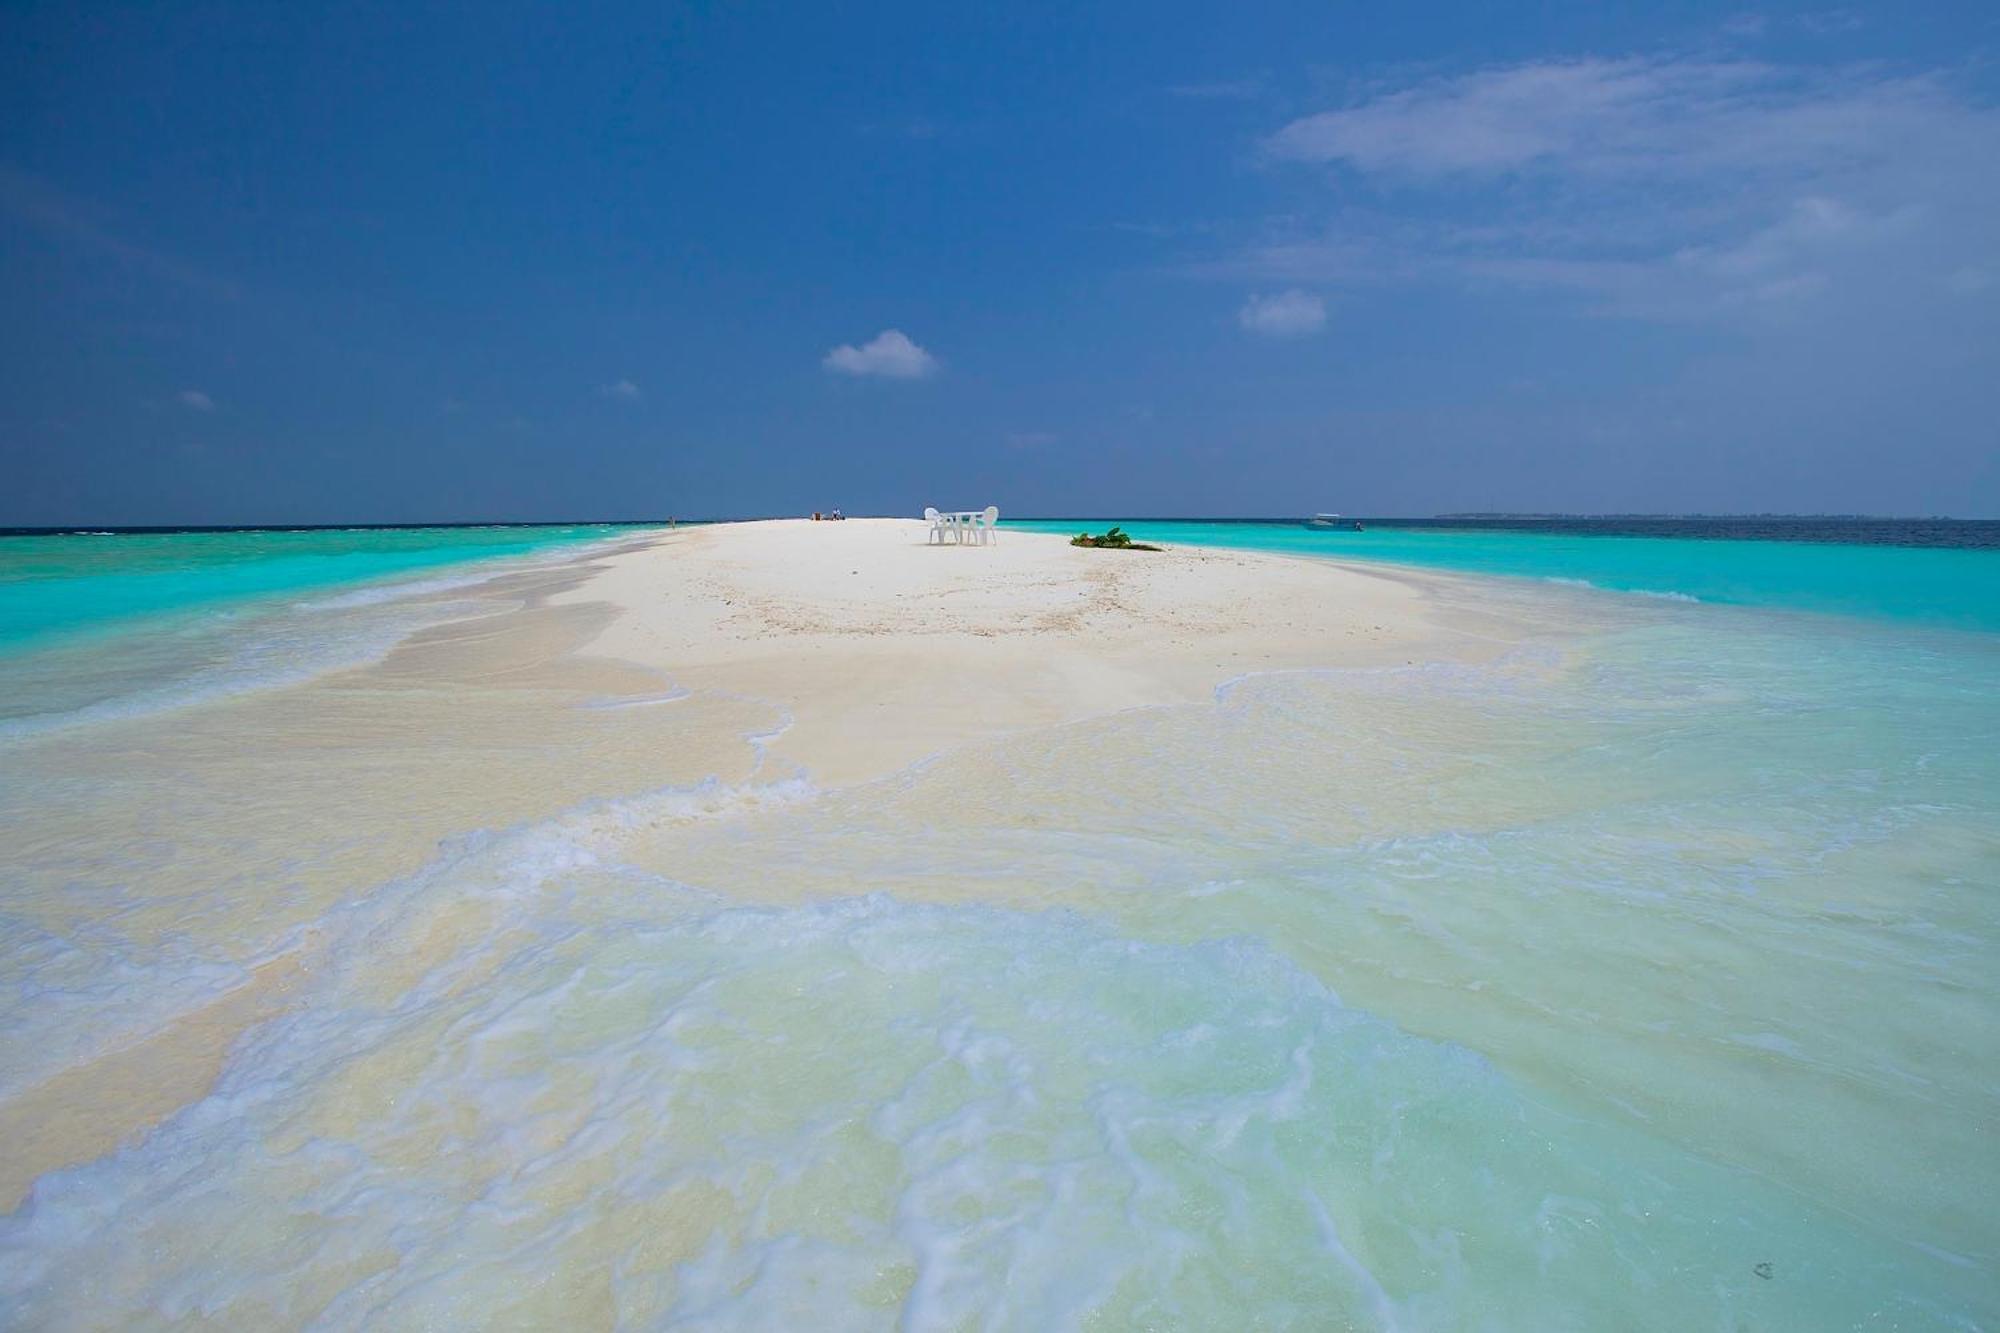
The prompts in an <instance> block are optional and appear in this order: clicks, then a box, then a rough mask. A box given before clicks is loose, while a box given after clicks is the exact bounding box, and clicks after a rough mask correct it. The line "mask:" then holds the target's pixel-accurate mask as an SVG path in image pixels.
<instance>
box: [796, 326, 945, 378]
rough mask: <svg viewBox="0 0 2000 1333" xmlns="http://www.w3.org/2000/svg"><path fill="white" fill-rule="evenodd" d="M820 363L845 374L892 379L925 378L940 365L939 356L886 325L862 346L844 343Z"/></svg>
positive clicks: (900, 331)
mask: <svg viewBox="0 0 2000 1333" xmlns="http://www.w3.org/2000/svg"><path fill="white" fill-rule="evenodd" d="M821 364H823V365H824V366H825V367H826V368H827V369H828V370H837V371H839V372H840V373H841V374H843V375H879V376H881V377H882V378H884V379H892V380H918V379H922V378H924V377H925V376H926V375H931V374H935V373H936V371H937V368H938V363H937V358H936V357H934V356H932V355H931V354H930V353H929V352H926V351H925V350H924V349H923V348H921V347H919V346H917V345H916V344H915V343H913V342H911V341H910V339H909V337H908V335H906V334H905V333H903V331H902V330H900V329H884V330H883V331H882V332H880V333H878V334H876V335H875V337H874V338H873V339H871V340H870V341H868V342H865V343H863V344H862V345H861V346H859V347H855V346H853V345H852V344H849V343H842V344H841V345H840V346H838V347H836V348H834V349H833V350H832V351H831V352H828V353H827V354H826V359H825V361H823V362H822V363H821Z"/></svg>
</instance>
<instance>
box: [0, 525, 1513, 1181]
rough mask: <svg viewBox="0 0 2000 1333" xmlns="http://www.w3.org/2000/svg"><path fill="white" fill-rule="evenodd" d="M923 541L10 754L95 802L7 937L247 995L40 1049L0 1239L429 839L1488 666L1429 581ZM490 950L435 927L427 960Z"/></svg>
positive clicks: (548, 604)
mask: <svg viewBox="0 0 2000 1333" xmlns="http://www.w3.org/2000/svg"><path fill="white" fill-rule="evenodd" d="M926 533H927V529H926V526H925V525H924V524H923V523H921V522H917V521H906V520H895V519H851V520H847V521H845V522H840V523H814V522H811V521H806V520H793V521H775V522H759V523H739V524H726V525H716V526H706V527H697V528H687V529H680V530H677V531H674V532H671V533H664V534H660V535H658V536H655V537H651V538H647V539H641V540H636V541H633V542H629V543H625V544H623V545H621V546H620V547H619V548H617V549H615V550H613V551H611V552H610V553H604V552H595V553H592V554H590V555H587V556H584V557H580V558H576V559H573V560H571V561H568V562H565V563H562V564H558V565H555V566H553V567H551V568H548V569H546V570H542V571H539V572H530V573H526V574H517V575H511V576H507V577H504V578H500V579H497V580H495V581H494V582H493V583H492V584H490V585H488V586H487V587H485V588H483V589H481V590H479V593H478V605H477V606H476V607H472V608H464V609H462V610H461V611H459V612H457V613H456V614H457V615H458V618H455V619H452V620H450V621H448V622H447V623H444V624H441V625H439V626H438V627H437V628H435V629H432V630H429V631H425V632H422V633H420V634H418V635H416V636H414V637H413V638H411V639H410V640H408V641H407V642H405V643H404V644H403V645H401V646H400V647H399V648H397V649H396V650H395V651H393V652H392V653H390V654H389V656H388V657H387V658H385V659H384V660H382V661H381V662H379V663H376V664H374V665H371V666H367V667H362V668H359V669H354V670H348V671H343V672H339V673H337V674H334V675H330V676H327V677H323V678H320V679H317V680H313V681H310V682H307V683H304V684H298V685H293V686H289V687H284V688H278V689H271V690H266V691H262V692H258V693H254V694H249V695H242V696H237V697H234V698H229V699H224V700H220V701H216V702H212V703H208V704H204V705H201V706H198V707H193V708H188V709H183V710H177V711H174V712H171V713H166V714H159V715H155V716H151V717H144V718H136V719H131V720H127V721H118V722H108V723H104V724H101V725H98V726H95V727H92V728H90V729H88V730H87V731H85V732H82V733H79V734H75V735H60V736H49V737H45V738H42V739H40V740H38V741H33V742H27V743H25V744H27V745H29V746H61V747H63V749H64V751H65V753H64V756H63V758H64V764H65V767H66V768H67V769H68V770H69V771H71V772H73V773H75V774H77V775H78V776H79V778H81V779H83V780H87V781H90V782H92V783H93V784H94V796H93V799H92V800H91V801H90V803H89V804H88V805H87V806H78V805H70V806H64V805H62V804H60V803H50V804H49V805H47V806H46V807H41V806H38V807H37V808H36V809H34V810H32V811H19V812H9V813H10V814H13V815H15V816H16V818H14V819H10V821H9V823H10V826H12V827H15V828H17V829H19V830H21V836H20V837H19V838H18V839H17V841H16V843H15V847H14V855H15V857H16V859H17V860H18V862H19V863H20V864H21V865H22V867H23V868H24V871H25V874H24V883H23V884H22V886H21V888H22V890H23V891H22V892H21V893H20V894H19V895H18V900H17V902H16V910H18V911H22V912H25V913H28V914H30V915H33V916H36V917H38V918H39V919H40V920H41V922H42V923H43V924H44V925H45V926H46V927H47V928H48V929H49V930H51V931H52V932H58V933H63V932H70V931H74V930H76V929H78V928H79V927H86V926H91V925H93V924H95V925H97V926H100V927H104V926H109V925H110V924H111V923H113V922H115V927H116V929H117V930H118V931H119V932H120V933H121V934H123V935H125V936H126V937H127V938H129V939H131V940H132V941H134V942H135V943H136V944H137V945H139V946H140V947H146V946H150V945H153V944H155V943H157V942H159V941H161V940H163V939H165V938H166V937H168V936H172V937H174V938H175V939H176V940H177V941H178V942H180V943H181V944H183V945H186V946H188V947H190V948H191V949H192V950H194V951H195V952H197V953H199V954H201V955H202V956H203V957H204V958H207V959H210V960H212V961H213V962H215V963H216V964H217V965H219V966H224V967H227V968H233V969H235V970H236V971H237V972H238V974H239V980H238V981H237V982H236V983H235V984H234V985H233V986H230V987H228V988H226V989H224V990H223V991H221V992H219V993H217V992H215V991H213V990H212V989H203V990H200V991H198V992H196V993H198V994H199V997H200V998H199V999H198V1001H192V1002H190V1003H189V1004H188V1006H187V1007H186V1008H184V1009H177V1010H176V1009H170V1010H167V1011H163V1012H140V1013H131V1014H113V1015H110V1016H108V1017H107V1019H106V1021H105V1023H104V1025H103V1027H102V1029H101V1031H100V1033H99V1038H98V1041H97V1043H96V1044H95V1045H93V1046H90V1047H87V1048H83V1049H69V1048H58V1049H36V1048H35V1047H34V1046H33V1044H32V1043H33V1034H32V1033H24V1034H21V1035H20V1038H19V1040H20V1043H21V1045H20V1049H19V1050H18V1051H12V1052H10V1055H11V1056H13V1057H14V1058H13V1059H12V1060H11V1061H10V1063H11V1064H12V1065H13V1073H14V1075H15V1078H14V1080H13V1081H12V1082H10V1083H9V1085H8V1086H7V1088H6V1091H5V1095H4V1096H0V1134H4V1135H5V1141H6V1142H7V1143H8V1145H9V1146H8V1149H7V1151H6V1153H5V1155H4V1157H0V1207H8V1208H11V1207H13V1206H15V1205H16V1204H17V1203H18V1202H19V1200H20V1199H21V1198H22V1197H23V1196H24V1194H25V1192H26V1190H27V1188H28V1187H29V1186H30V1185H31V1184H32V1182H33V1181H34V1179H35V1178H36V1177H38V1176H40V1175H41V1174H42V1173H44V1172H46V1171H48V1170H50V1169H52V1168H55V1167H58V1166H64V1165H70V1164H74V1163H76V1162H79V1161H86V1160H89V1159H91V1158H93V1157H95V1156H98V1155H101V1154H102V1153H104V1152H107V1151H109V1150H110V1149H112V1148H114V1147H115V1146H117V1144H118V1143H120V1142H122V1141H128V1140H129V1139H130V1138H131V1136H133V1135H135V1134H137V1133H140V1132H142V1131H143V1130H144V1129H146V1128H147V1127H148V1126H150V1125H152V1124H155V1123H157V1122H158V1121H159V1120H160V1119H161V1118H162V1117H163V1116H165V1115H168V1114H171V1113H172V1112H173V1111H174V1110H176V1109H178V1108H179V1107H180V1106H182V1105H185V1104H187V1103H188V1102H190V1101H192V1100H193V1099H195V1098H197V1097H199V1096H200V1095H202V1094H203V1093H204V1092H205V1091H206V1090H207V1088H208V1087H209V1085H210V1084H211V1083H212V1081H213V1080H214V1078H215V1076H216V1073H217V1072H218V1070H219V1069H220V1068H221V1066H222V1063H223V1060H224V1059H225V1057H226V1054H227V1051H228V1048H229V1044H230V1042H231V1041H233V1040H234V1038H235V1037H236V1035H237V1034H239V1033H240V1032H242V1031H243V1030H245V1029H246V1028H247V1027H248V1026H249V1025H251V1024H253V1023H255V1022H257V1021H260V1020H262V1019H264V1018H266V1017H269V1016H270V1015H271V1014H272V1013H274V1012H277V1011H279V1010H281V1009H282V1008H283V1006H284V1005H285V1004H287V1003H288V1002H289V996H290V987H289V985H288V981H289V979H290V978H292V977H294V976H296V975H297V974H298V971H299V970H300V969H302V968H303V969H308V970H309V969H311V968H312V967H313V966H314V964H315V961H316V946H317V943H318V940H317V936H316V932H315V931H314V929H313V926H314V923H316V922H317V921H318V920H319V919H320V918H321V917H322V916H323V914H324V913H326V912H327V911H328V910H329V909H330V908H332V907H333V906H334V905H336V904H338V903H341V902H343V901H344V900H346V899H348V898H350V897H353V896H355V895H364V896H365V895H366V894H367V893H368V892H370V890H371V889H372V887H373V886H376V885H380V884H384V883H387V882H391V881H393V880H395V879H396V878H397V877H399V876H408V875H410V874H412V873H415V872H416V871H418V870H419V869H420V868H421V867H422V866H423V865H424V864H425V863H426V861H427V860H429V859H430V858H431V857H432V856H433V855H435V853H436V851H437V848H438V845H439V842H440V840H443V839H447V838H451V837H453V836H455V835H460V834H464V833H467V832H469V831H472V830H476V829H498V828H505V827H509V826H518V825H521V824H524V823H527V822H530V821H533V820H536V819H539V818H545V817H547V816H549V815H552V814H554V813H556V812H558V811H562V810H567V809H571V808H573V807H576V806H578V805H579V803H583V802H588V801H591V800H594V799H606V798H615V797H620V796H625V795H630V794H633V793H639V792H646V791H653V790H658V789H661V788H665V787H691V786H693V785H695V784H698V783H700V782H701V781H703V780H704V779H716V780H719V781H720V782H722V783H724V784H736V783H741V782H744V781H745V780H746V779H749V778H750V777H751V776H752V775H753V774H757V775H759V776H760V777H761V778H762V779H764V780H777V779H780V778H785V777H801V778H803V779H804V780H805V781H807V782H809V783H810V784H811V785H812V786H813V787H815V788H821V789H823V788H828V787H835V786H840V785H844V784H850V783H854V782H857V781H862V780H867V779H871V778H877V777H881V776H883V775H885V774H888V773H890V772H893V771H895V770H897V769H899V768H902V767H903V766H905V765H908V764H910V763H912V762H915V761H918V760H921V759H924V758H926V757H928V756H932V755H937V754H943V753H948V752H950V751H951V750H953V749H954V748H955V747H958V746H961V745H964V744H966V743H969V742H974V741H979V740H983V739H987V738H991V737H994V736H996V735H1000V734H1004V733H1007V732H1012V731H1018V730H1022V729H1025V728H1033V727H1040V726H1047V725H1051V724H1058V723H1065V722H1074V721H1077V720H1080V719H1083V718H1086V717H1090V716H1094V715H1099V714H1104V713H1109V712H1113V711H1117V710H1122V709H1129V708H1135V707H1144V706H1148V705H1158V704H1173V703H1185V702H1190V701H1195V700H1200V699H1203V698H1206V697H1207V696H1208V695H1209V694H1210V693H1211V692H1212V691H1213V690H1214V688H1215V687H1216V685H1217V684H1219V683H1220V682H1222V681H1224V680H1227V679H1229V678H1231V677H1234V676H1237V675H1240V674H1242V673H1245V672H1252V671H1260V670H1268V669H1272V668H1281V667H1295V666H1330V665H1348V664H1368V663H1388V662H1402V661H1405V660H1408V659H1409V658H1410V657H1412V656H1415V655H1417V654H1419V653H1422V654H1424V655H1427V656H1430V657H1436V656H1438V655H1439V654H1441V653H1450V654H1453V655H1465V656H1477V655H1484V654H1486V653H1489V652H1490V651H1491V650H1492V648H1493V647H1494V642H1493V640H1492V639H1490V638H1488V637H1486V636H1485V635H1484V634H1483V633H1481V632H1480V629H1481V627H1479V626H1475V625H1472V624H1470V622H1469V617H1468V615H1467V613H1466V612H1465V611H1464V610H1463V609H1462V608H1461V609H1460V610H1458V611H1457V612H1456V613H1455V618H1454V619H1453V620H1452V624H1451V625H1447V624H1446V623H1444V622H1445V620H1446V619H1447V618H1446V617H1445V616H1443V615H1442V614H1441V613H1440V612H1439V609H1438V606H1437V603H1436V602H1435V600H1434V599H1433V598H1432V597H1430V596H1429V595H1427V592H1426V588H1428V587H1434V586H1438V585H1437V584H1435V583H1433V582H1431V581H1428V580H1425V581H1418V580H1415V579H1412V578H1409V577H1404V576H1390V575H1385V574H1378V573H1373V572H1363V571H1358V570H1355V569H1352V568H1343V567H1337V566H1334V565H1331V564H1317V563H1309V562H1302V561H1296V560H1288V559H1283V558H1278V557H1268V556H1260V555H1255V554H1248V553H1234V552H1218V551H1196V550H1171V551H1166V552H1158V553H1149V552H1124V551H1095V550H1082V549H1077V548H1072V547H1071V546H1069V545H1068V543H1067V542H1066V541H1065V540H1064V539H1062V538H1060V537H1054V536H1048V535H1045V534H1032V533H1017V532H1006V531H1003V532H1002V533H1001V534H1000V538H999V540H998V542H997V543H995V544H994V545H991V546H985V547H958V546H942V547H940V546H933V545H929V544H927V542H926ZM465 596H466V594H464V593H463V592H455V593H454V594H452V597H451V600H452V601H453V603H454V604H456V603H457V602H459V601H462V600H463V599H464V598H465ZM1517 632H1518V631H1517ZM746 738H749V739H746ZM30 816H32V817H30ZM153 827H173V828H174V829H176V831H177V832H176V837H175V839H174V840H173V842H172V843H171V844H167V843H164V842H162V843H161V844H160V850H159V852H158V854H157V855H158V859H157V860H156V861H155V862H154V863H152V864H150V865H149V866H148V867H147V868H146V873H145V874H143V875H138V876H134V877H133V879H132V881H131V884H130V890H129V893H128V895H127V896H124V897H121V898H120V899H118V900H117V901H115V902H106V901H104V900H102V899H99V898H90V897H86V898H82V899H79V898H77V897H75V896H73V895H69V894H65V893H63V892H61V891H59V886H56V885H53V884H51V885H48V886H45V889H46V890H47V891H42V892H37V891H36V884H35V871H36V867H37V864H38V863H39V862H41V861H43V860H46V861H47V862H48V863H50V864H54V863H56V862H57V861H58V860H59V858H60V853H61V852H62V850H63V849H65V848H71V847H74V846H76V845H78V844H80V843H90V842H99V843H102V844H105V845H107V846H124V845H132V844H135V843H143V842H144V841H145V838H146V830H147V829H149V828H153ZM474 916H475V917H476V912H475V913H474ZM477 928H478V922H477V920H476V919H469V920H466V921H462V922H446V923H436V925H435V929H436V930H437V931H438V932H439V934H438V939H439V943H438V945H437V948H438V949H449V948H451V947H453V943H454V941H455V940H456V939H457V938H458V935H459V932H460V931H462V930H468V929H477ZM420 953H421V951H420ZM412 968H413V969H417V968H419V964H418V963H413V964H412Z"/></svg>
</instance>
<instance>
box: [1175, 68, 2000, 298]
mask: <svg viewBox="0 0 2000 1333" xmlns="http://www.w3.org/2000/svg"><path fill="white" fill-rule="evenodd" d="M1263 146H1264V152H1265V156H1266V160H1267V161H1269V162H1271V163H1272V164H1274V165H1276V166H1278V167H1281V168H1282V167H1284V166H1287V165H1300V164H1302V165H1309V166H1314V167H1320V168H1324V169H1327V170H1329V171H1331V172H1332V173H1333V175H1334V179H1333V181H1332V182H1330V184H1331V185H1332V187H1333V189H1332V191H1330V194H1329V217H1328V220H1327V221H1326V222H1324V223H1323V224H1320V225H1317V226H1315V225H1311V224H1301V223H1299V222H1298V221H1297V220H1295V219H1289V218H1288V219H1283V220H1278V221H1274V222H1273V223H1271V224H1270V225H1269V226H1268V227H1267V229H1266V232H1265V234H1264V235H1263V236H1262V237H1261V238H1260V239H1258V240H1257V241H1255V242H1254V243H1252V244H1249V245H1246V246H1244V247H1242V248H1240V249H1239V250H1238V251H1237V252H1236V253H1235V254H1234V255H1233V256H1231V257H1229V258H1228V259H1226V260H1224V261H1223V262H1221V263H1219V264H1214V265H1210V266H1209V267H1210V269H1211V270H1212V271H1220V272H1223V273H1225V274H1227V275H1229V276H1234V277H1238V278H1241V277H1245V276H1247V277H1251V278H1263V279H1265V280H1276V281H1290V282H1305V283H1380V282H1383V281H1422V280H1449V281H1460V282H1467V281H1470V282H1500V283H1510V284H1518V285H1526V286H1539V287H1544V288H1549V289H1557V290H1569V291H1573V292H1578V293H1583V294H1586V295H1587V296H1589V297H1590V298H1592V299H1593V308H1594V309H1596V310H1598V311H1600V312H1603V313H1612V314H1624V315H1633V316H1639V317H1647V318H1673V319H1684V318H1701V317H1710V316H1717V315H1727V314H1730V313H1732V312H1733V313H1743V312H1762V313H1769V312H1771V311H1775V310H1781V309H1786V308H1790V307H1794V306H1798V305H1801V304H1802V303H1804V302H1807V301H1809V300H1811V299H1813V298H1814V297H1816V296H1818V295H1819V294H1821V293H1834V294H1838V293H1839V292H1840V291H1842V290H1843V289H1848V288H1852V289H1855V290H1861V289H1864V288H1865V289H1867V290H1868V291H1870V292H1871V293H1872V294H1873V297H1874V298H1881V297H1883V296H1884V295H1885V294H1886V289H1887V286H1888V284H1889V281H1890V280H1891V278H1892V277H1893V280H1894V281H1895V282H1897V283H1900V284H1901V285H1902V286H1903V287H1905V288H1907V289H1908V290H1910V291H1918V290H1926V291H1929V292H1931V293H1932V294H1933V296H1935V295H1936V294H1937V293H1938V292H1939V291H1941V290H1942V288H1941V284H1944V283H1945V282H1946V275H1948V274H1950V273H1952V272H1955V271H1958V270H1961V269H1965V268H1968V267H1969V268H1975V269H1984V268H1986V267H1989V266H1991V265H1992V264H1994V263H1995V262H2000V232H1996V231H1995V230H1994V229H1993V228H1992V226H1991V223H1990V219H1991V218H1992V217H1993V216H1995V215H1996V213H2000V179H1996V173H1994V172H1993V171H1992V169H1991V165H1992V163H1993V162H1995V161H2000V113H1996V112H1995V111H1994V110H1993V109H1991V108H1990V107H1988V106H1986V105H1984V104H1982V103H1980V102H1979V101H1977V100H1975V99H1973V98H1971V97H1970V96H1968V95H1966V94H1965V93H1963V92H1962V91H1960V90H1959V89H1958V87H1957V86H1956V85H1955V83H1954V81H1953V80H1952V79H1951V78H1950V77H1949V76H1948V75H1947V74H1945V73H1943V72H1931V73H1908V72H1893V71H1888V70H1885V69H1883V68H1882V67H1879V66H1856V67H1812V68H1803V67H1793V66H1778V65H1772V64H1767V63H1763V62H1757V61H1747V60H1724V61H1717V60H1710V59H1698V58H1692V57H1680V56H1651V57H1631V58H1626V59H1594V58H1592V59H1570V60H1546V61H1539V62H1532V63H1528V64H1517V65H1503V66H1493V67H1489V68H1485V69H1478V70H1473V71H1470V72H1467V73H1462V74H1458V75H1453V76H1446V77H1430V78H1423V79H1418V80H1416V81H1414V82H1406V83H1402V84H1387V85H1378V86H1375V87H1373V88H1371V89H1370V90H1369V91H1368V92H1367V93H1366V94H1365V95H1363V96H1361V97H1359V98H1357V99H1355V100H1354V101H1352V102H1351V103H1350V104H1349V105H1347V106H1344V107H1341V108H1338V109H1335V110H1331V111H1323V112H1320V113H1317V114H1315V115H1310V116H1305V117H1302V118H1300V119H1297V120H1294V121H1292V122H1291V123H1289V124H1286V125H1284V126H1281V127H1279V128H1278V129H1277V130H1275V131H1274V132H1273V133H1272V134H1271V135H1270V136H1269V137H1268V138H1267V139H1266V140H1265V141H1264V145H1263ZM1335 200H1337V201H1338V203H1339V205H1340V206H1339V211H1338V212H1335V211H1334V208H1333V204H1334V201H1335ZM1454 219H1456V220H1454ZM1926 274H1928V275H1929V276H1928V277H1926ZM1897 299H1901V298H1897Z"/></svg>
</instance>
